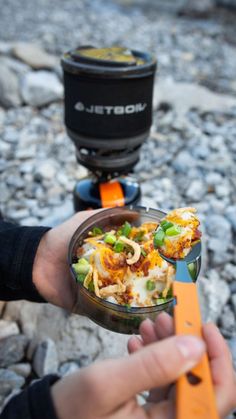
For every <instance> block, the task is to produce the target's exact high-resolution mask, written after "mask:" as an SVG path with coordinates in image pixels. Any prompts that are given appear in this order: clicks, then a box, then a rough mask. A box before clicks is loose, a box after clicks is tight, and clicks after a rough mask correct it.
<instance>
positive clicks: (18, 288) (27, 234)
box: [0, 220, 49, 302]
mask: <svg viewBox="0 0 236 419" xmlns="http://www.w3.org/2000/svg"><path fill="white" fill-rule="evenodd" d="M48 230H49V227H20V226H17V225H15V224H12V223H8V222H5V221H2V220H0V299H1V300H19V299H27V300H29V301H35V302H45V300H44V299H43V298H42V297H41V296H40V295H39V293H38V292H37V290H36V288H35V286H34V284H33V282H32V268H33V263H34V257H35V254H36V251H37V248H38V245H39V242H40V240H41V238H42V236H43V234H45V232H46V231H48Z"/></svg>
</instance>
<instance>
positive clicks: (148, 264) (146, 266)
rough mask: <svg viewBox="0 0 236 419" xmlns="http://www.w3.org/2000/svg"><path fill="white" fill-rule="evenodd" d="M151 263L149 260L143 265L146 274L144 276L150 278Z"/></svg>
mask: <svg viewBox="0 0 236 419" xmlns="http://www.w3.org/2000/svg"><path fill="white" fill-rule="evenodd" d="M150 265H151V263H150V261H149V260H146V261H145V262H144V263H143V265H142V270H143V273H144V276H148V271H149V267H150Z"/></svg>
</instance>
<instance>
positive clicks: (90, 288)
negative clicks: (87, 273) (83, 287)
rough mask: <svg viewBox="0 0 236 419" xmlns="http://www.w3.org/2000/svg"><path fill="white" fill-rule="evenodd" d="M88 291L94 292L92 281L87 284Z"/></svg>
mask: <svg viewBox="0 0 236 419" xmlns="http://www.w3.org/2000/svg"><path fill="white" fill-rule="evenodd" d="M88 290H89V291H90V292H94V283H93V281H91V282H90V283H89V285H88Z"/></svg>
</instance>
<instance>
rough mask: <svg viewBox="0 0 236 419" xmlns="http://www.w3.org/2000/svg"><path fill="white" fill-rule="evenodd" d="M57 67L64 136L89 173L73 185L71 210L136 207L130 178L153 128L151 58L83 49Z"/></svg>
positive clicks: (137, 197) (136, 195) (137, 194)
mask: <svg viewBox="0 0 236 419" xmlns="http://www.w3.org/2000/svg"><path fill="white" fill-rule="evenodd" d="M62 67H63V70H64V87H65V125H66V130H67V133H68V135H69V137H70V138H71V140H72V141H73V142H74V144H75V147H76V156H77V161H78V163H80V164H82V165H83V166H85V167H86V168H88V169H89V170H90V173H91V175H90V176H89V177H87V178H84V179H82V180H80V181H78V183H77V184H76V185H75V189H74V208H75V210H76V211H78V210H81V209H87V208H100V207H104V208H105V207H114V206H123V205H129V204H136V203H138V201H139V200H140V197H141V191H140V186H139V184H138V183H137V181H136V180H135V179H134V178H133V177H132V176H130V173H131V172H132V169H133V167H134V166H135V164H136V163H137V162H138V160H139V153H140V148H141V145H142V144H143V142H144V141H145V140H146V139H147V137H148V135H149V130H150V127H151V123H152V97H153V81H154V75H155V70H156V60H155V58H154V57H153V56H152V55H151V54H149V53H147V52H141V51H134V50H128V49H126V48H123V47H112V48H94V47H92V46H82V47H79V48H76V49H74V50H71V51H69V52H67V53H65V54H64V55H63V57H62Z"/></svg>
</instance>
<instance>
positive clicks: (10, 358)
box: [0, 335, 28, 367]
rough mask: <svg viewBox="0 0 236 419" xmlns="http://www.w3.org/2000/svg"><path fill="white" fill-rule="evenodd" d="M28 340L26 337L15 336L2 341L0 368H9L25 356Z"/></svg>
mask: <svg viewBox="0 0 236 419" xmlns="http://www.w3.org/2000/svg"><path fill="white" fill-rule="evenodd" d="M27 344H28V339H27V337H26V336H24V335H13V336H9V337H7V338H4V339H2V340H0V367H8V366H9V365H12V364H16V363H17V362H19V361H21V360H22V359H23V358H24V356H25V350H26V347H27Z"/></svg>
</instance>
